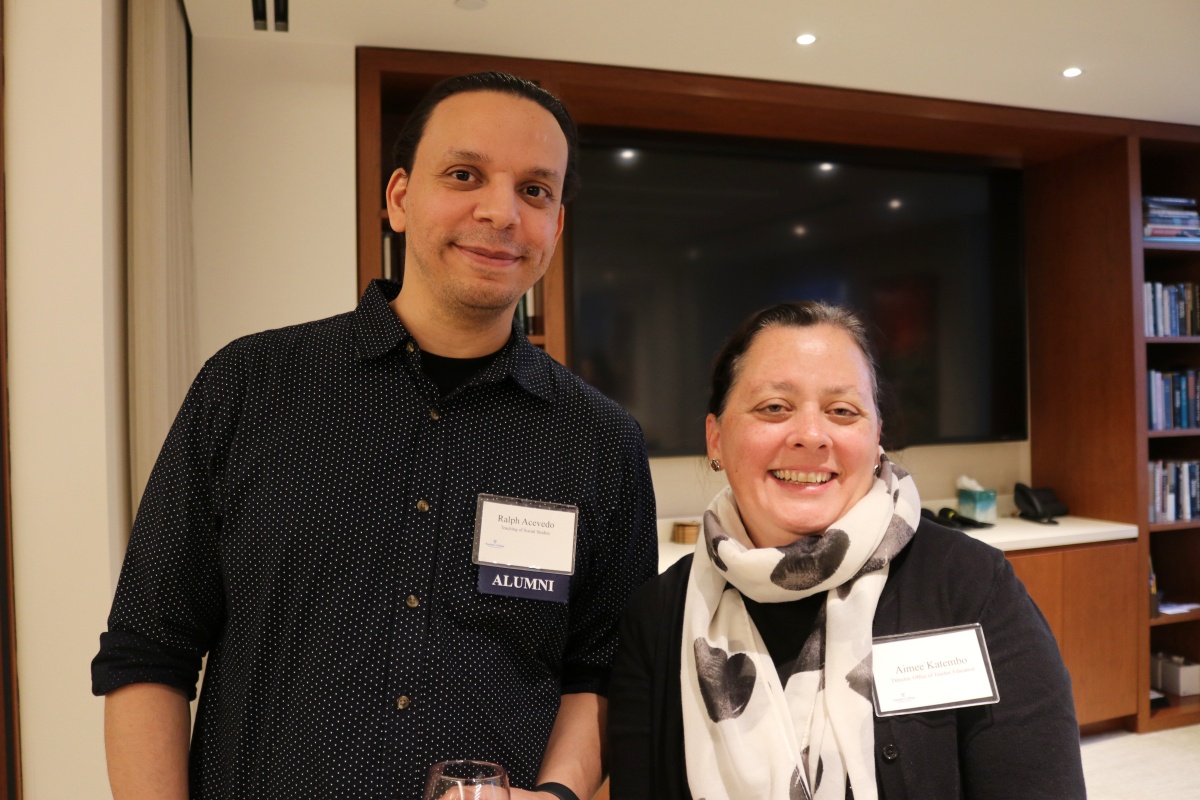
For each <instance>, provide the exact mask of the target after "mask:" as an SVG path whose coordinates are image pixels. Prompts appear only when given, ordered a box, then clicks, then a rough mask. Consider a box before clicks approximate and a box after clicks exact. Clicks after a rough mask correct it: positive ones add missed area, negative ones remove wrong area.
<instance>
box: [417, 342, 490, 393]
mask: <svg viewBox="0 0 1200 800" xmlns="http://www.w3.org/2000/svg"><path fill="white" fill-rule="evenodd" d="M502 349H503V348H502ZM499 354H500V350H497V351H496V352H495V353H488V354H487V355H486V356H479V357H478V358H450V357H449V356H437V355H434V354H433V353H430V352H428V351H425V350H423V351H421V371H422V372H424V373H425V377H426V378H429V380H431V381H433V383H434V385H435V386H437V388H438V394H439V395H441V396H442V397H445V396H446V395H448V394H450V393H451V392H453V391H454V390H455V389H457V388H458V387H460V386H462V385H463V384H464V383H466V382H467V381H469V380H471V378H474V377H475V376H476V375H477V374H479V373H480V372H483V370H484V369H486V368H487V365H488V364H491V363H492V361H493V360H494V359H495V358H496V356H497V355H499Z"/></svg>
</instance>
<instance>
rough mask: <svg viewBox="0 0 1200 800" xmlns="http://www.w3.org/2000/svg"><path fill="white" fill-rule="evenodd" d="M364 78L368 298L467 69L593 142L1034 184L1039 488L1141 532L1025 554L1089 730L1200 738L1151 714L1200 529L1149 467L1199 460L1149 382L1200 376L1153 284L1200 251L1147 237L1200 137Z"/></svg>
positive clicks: (649, 82)
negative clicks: (670, 136) (952, 166)
mask: <svg viewBox="0 0 1200 800" xmlns="http://www.w3.org/2000/svg"><path fill="white" fill-rule="evenodd" d="M357 69H358V75H357V85H358V178H359V180H358V186H359V213H358V220H359V279H360V284H362V285H365V283H366V282H367V281H368V280H370V279H371V278H373V277H378V276H379V275H380V270H381V263H382V261H381V241H382V230H383V229H382V227H381V225H382V224H386V223H381V217H380V213H379V212H380V208H381V202H382V201H381V198H382V196H383V186H384V183H385V182H386V179H387V175H388V173H389V172H390V157H389V156H388V155H387V151H388V150H390V145H391V141H392V139H393V138H394V137H395V134H396V132H397V131H398V130H399V126H400V123H401V122H402V120H403V115H404V114H405V113H406V109H407V108H411V105H412V104H413V103H415V101H416V99H417V98H418V97H419V96H420V95H421V94H422V93H423V92H424V90H425V89H426V88H428V87H429V86H431V85H432V84H433V83H434V82H436V81H437V80H439V79H440V78H443V77H446V76H449V75H456V74H461V73H465V72H473V71H478V70H484V69H500V70H506V71H510V72H514V73H517V74H521V75H524V76H526V77H528V78H531V79H534V80H536V81H538V82H540V83H541V84H542V85H543V86H545V87H546V88H547V89H549V90H550V91H552V92H554V93H555V94H557V95H558V96H560V97H561V98H562V99H563V100H564V101H565V102H566V104H567V106H568V108H570V110H571V113H572V115H573V116H574V117H575V119H576V121H577V123H578V124H579V125H580V127H581V128H584V129H586V128H588V127H589V126H596V127H605V128H619V129H632V130H639V131H651V132H668V133H669V132H680V133H689V134H709V135H718V136H737V137H757V138H764V139H778V140H789V141H798V142H806V143H811V144H821V143H825V144H832V145H838V146H852V147H867V148H880V149H887V150H890V151H893V152H894V151H912V152H914V153H920V154H938V155H940V156H946V157H951V158H955V159H967V160H970V161H972V162H974V163H986V164H994V165H1002V166H1008V167H1017V168H1020V169H1021V170H1022V171H1023V174H1024V184H1025V209H1024V210H1025V235H1026V275H1027V281H1026V283H1027V303H1028V312H1027V317H1028V324H1029V379H1030V398H1029V400H1030V452H1031V468H1032V480H1033V482H1034V484H1035V485H1044V486H1052V487H1053V488H1054V489H1055V491H1056V493H1057V494H1058V496H1059V497H1060V498H1061V499H1062V500H1063V502H1064V503H1066V505H1067V506H1068V507H1069V508H1070V509H1071V512H1072V513H1073V514H1076V515H1080V516H1085V517H1091V518H1095V519H1107V520H1113V521H1117V522H1125V523H1131V524H1135V525H1137V526H1138V530H1139V535H1138V538H1137V540H1130V541H1127V542H1124V543H1100V544H1096V545H1089V546H1086V547H1079V548H1050V549H1047V550H1045V551H1038V552H1028V551H1027V552H1024V553H1022V556H1021V558H1019V559H1018V558H1016V557H1014V558H1013V562H1014V566H1018V565H1019V569H1018V572H1019V573H1020V574H1021V575H1022V577H1023V578H1027V579H1028V580H1027V583H1028V584H1029V585H1030V586H1031V594H1033V596H1034V598H1035V600H1037V602H1038V603H1039V605H1042V606H1043V611H1048V612H1049V613H1047V616H1048V617H1051V616H1052V617H1053V618H1054V619H1055V620H1058V623H1057V624H1059V626H1060V627H1059V628H1058V629H1057V630H1056V635H1059V644H1060V647H1061V648H1062V649H1063V652H1064V659H1065V660H1066V662H1067V666H1068V668H1069V669H1070V670H1071V673H1072V677H1073V682H1074V686H1075V694H1076V708H1077V711H1078V714H1079V719H1080V722H1081V723H1082V724H1091V723H1108V724H1111V723H1112V722H1113V721H1118V722H1120V723H1121V724H1124V725H1126V726H1128V727H1131V728H1136V729H1137V730H1143V731H1144V730H1156V729H1159V728H1163V727H1170V726H1174V725H1183V724H1190V723H1193V722H1200V699H1195V698H1186V699H1181V698H1173V699H1172V704H1171V706H1170V707H1169V708H1167V709H1162V710H1156V711H1151V709H1150V706H1149V691H1148V690H1149V661H1150V652H1151V648H1152V647H1153V648H1154V649H1172V650H1174V651H1175V652H1179V653H1180V654H1182V655H1185V656H1188V657H1190V658H1193V659H1200V619H1197V618H1195V617H1193V616H1191V615H1186V616H1185V618H1182V619H1180V620H1178V621H1171V622H1163V621H1161V618H1159V619H1155V620H1151V619H1150V603H1149V600H1150V597H1149V590H1148V587H1149V563H1150V555H1151V551H1153V554H1154V564H1155V567H1156V568H1157V570H1158V578H1159V585H1160V587H1161V588H1164V589H1165V590H1166V591H1167V593H1168V598H1169V599H1178V600H1184V599H1187V597H1188V596H1189V595H1190V597H1191V598H1193V599H1195V598H1198V597H1200V522H1197V523H1195V524H1194V525H1193V524H1173V525H1158V524H1156V525H1150V524H1149V518H1148V509H1149V497H1150V495H1149V486H1148V484H1149V481H1148V479H1147V469H1146V465H1147V463H1148V461H1149V460H1150V459H1151V458H1164V457H1182V456H1188V457H1200V430H1197V431H1194V432H1193V431H1184V432H1175V431H1172V432H1169V433H1158V432H1156V433H1154V434H1151V433H1149V432H1148V430H1147V428H1148V425H1147V419H1148V416H1147V401H1146V370H1147V368H1148V367H1154V368H1163V366H1164V365H1165V364H1175V363H1184V364H1187V365H1190V366H1196V367H1200V337H1188V338H1186V339H1171V340H1163V339H1147V338H1146V337H1145V336H1144V335H1143V330H1144V328H1143V325H1142V323H1143V319H1142V316H1143V310H1142V290H1143V282H1144V280H1146V279H1147V276H1151V277H1150V279H1151V280H1197V281H1200V247H1197V246H1194V245H1184V244H1174V243H1157V242H1155V243H1143V241H1142V220H1141V210H1142V209H1141V198H1142V195H1143V189H1145V192H1146V193H1150V194H1172V195H1182V196H1189V197H1194V196H1200V128H1192V127H1188V126H1182V125H1167V124H1157V123H1145V122H1138V121H1134V120H1122V119H1114V118H1108V117H1092V116H1084V115H1077V114H1063V113H1054V112H1045V111H1033V110H1028V109H1017V108H1005V107H999V106H990V105H981V104H973V103H958V102H952V101H945V100H934V99H929V98H918V97H904V96H899V95H889V94H883V93H876V92H862V91H852V90H843V89H830V88H825V87H817V86H803V85H797V84H789V83H775V82H770V81H752V80H743V79H735V78H723V77H716V76H701V75H690V74H682V73H667V72H659V71H653V70H635V69H626V68H621V67H604V66H590V65H583V64H573V63H566V62H551V61H533V60H525V59H511V58H498V57H490V56H476V55H460V54H447V53H427V52H417V51H402V50H380V49H360V50H359V51H358V55H357ZM584 177H585V188H584V191H586V176H584ZM570 220H571V213H570V209H569V208H568V210H567V232H566V234H565V235H564V241H563V243H562V245H561V246H560V247H559V249H558V255H557V256H556V260H555V262H554V264H553V265H552V267H551V269H550V271H549V272H548V273H547V275H546V277H545V278H544V279H543V282H542V286H541V292H542V298H543V301H542V302H541V303H540V304H539V309H540V311H542V312H544V313H545V316H544V317H542V318H541V319H540V321H539V324H540V325H541V328H540V332H541V333H542V335H543V336H544V338H543V339H542V340H541V341H542V344H543V346H544V347H545V348H546V350H547V351H548V352H549V353H551V354H552V355H553V356H554V357H555V358H558V359H559V360H561V361H563V362H564V363H568V365H569V357H568V356H569V352H570V350H569V334H570V314H569V309H570V305H571V304H570V302H569V298H570V296H571V294H570V291H569V285H570V248H571V241H570ZM735 266H736V265H731V267H735ZM1176 276H1186V277H1176ZM731 279H732V278H731Z"/></svg>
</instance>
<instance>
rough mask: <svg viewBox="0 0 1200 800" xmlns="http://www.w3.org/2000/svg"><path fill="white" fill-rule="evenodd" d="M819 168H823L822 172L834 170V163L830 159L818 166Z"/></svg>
mask: <svg viewBox="0 0 1200 800" xmlns="http://www.w3.org/2000/svg"><path fill="white" fill-rule="evenodd" d="M817 169H819V170H821V172H833V164H830V163H829V162H828V161H826V162H825V163H824V164H822V165H821V166H819V167H817Z"/></svg>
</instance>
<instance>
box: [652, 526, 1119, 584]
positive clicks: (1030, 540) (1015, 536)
mask: <svg viewBox="0 0 1200 800" xmlns="http://www.w3.org/2000/svg"><path fill="white" fill-rule="evenodd" d="M699 519H700V517H699V516H695V517H670V518H660V519H659V520H658V569H659V572H662V571H663V570H665V569H666V568H667V567H669V566H671V565H672V564H674V563H675V562H676V561H678V560H679V559H681V558H683V557H684V556H685V555H687V554H688V553H690V552H692V551H693V550H694V549H695V548H696V546H695V545H694V544H675V543H674V542H672V541H671V527H672V526H673V525H674V524H675V523H676V522H696V521H698V520H699ZM963 533H965V534H967V535H968V536H970V537H971V538H973V539H978V540H979V541H981V542H985V543H987V544H990V545H991V546H992V547H995V548H998V549H1000V550H1003V551H1005V552H1008V551H1010V550H1032V549H1034V548H1037V547H1061V546H1063V545H1073V544H1092V543H1094V542H1111V541H1116V540H1119V539H1136V538H1137V534H1138V529H1137V526H1136V525H1133V524H1129V523H1123V522H1106V521H1105V520H1099V519H1089V518H1087V517H1071V516H1067V517H1059V518H1058V524H1057V525H1042V524H1040V523H1037V522H1030V521H1028V520H1024V519H1021V518H1020V517H1000V518H998V519H997V520H996V524H995V527H992V528H964V529H963Z"/></svg>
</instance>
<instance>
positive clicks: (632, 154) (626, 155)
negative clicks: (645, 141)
mask: <svg viewBox="0 0 1200 800" xmlns="http://www.w3.org/2000/svg"><path fill="white" fill-rule="evenodd" d="M635 158H637V150H631V149H629V148H626V149H624V150H622V151H621V160H622V161H633V160H634V159H635Z"/></svg>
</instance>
